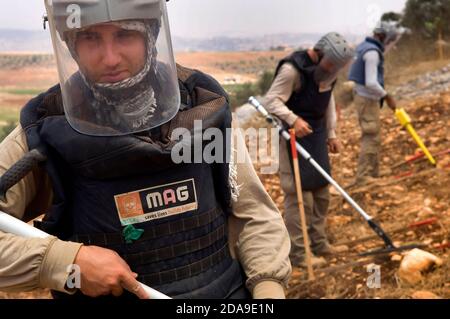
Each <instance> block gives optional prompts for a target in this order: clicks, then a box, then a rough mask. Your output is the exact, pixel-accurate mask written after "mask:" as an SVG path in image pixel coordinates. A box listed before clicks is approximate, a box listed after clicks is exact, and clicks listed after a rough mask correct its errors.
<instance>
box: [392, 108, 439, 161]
mask: <svg viewBox="0 0 450 319" xmlns="http://www.w3.org/2000/svg"><path fill="white" fill-rule="evenodd" d="M395 116H397V119H398V121H399V122H400V124H401V125H402V126H403V127H405V128H406V129H407V130H408V132H409V134H411V136H412V137H413V139H414V141H416V143H417V145H419V147H420V148H421V149H422V151H423V153H424V154H425V156H426V157H427V158H428V160H429V161H430V162H431V164H433V165H436V160H435V159H434V158H433V156H432V155H431V153H430V152H429V151H428V149H427V147H426V146H425V144H424V143H423V141H422V139H421V138H420V136H419V135H418V134H417V132H416V131H415V130H414V128H413V126H412V124H411V118H410V117H409V115H408V113H406V111H405V109H403V108H402V109H397V110H396V111H395Z"/></svg>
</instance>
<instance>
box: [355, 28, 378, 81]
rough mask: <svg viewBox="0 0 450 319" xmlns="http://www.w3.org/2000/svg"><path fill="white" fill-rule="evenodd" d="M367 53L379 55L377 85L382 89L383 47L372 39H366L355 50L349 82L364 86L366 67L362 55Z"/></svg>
mask: <svg viewBox="0 0 450 319" xmlns="http://www.w3.org/2000/svg"><path fill="white" fill-rule="evenodd" d="M369 51H377V52H378V54H379V55H380V63H379V65H378V83H380V85H381V86H382V87H383V88H384V46H383V44H382V43H381V42H380V41H378V40H376V39H374V38H370V37H368V38H366V40H365V41H364V42H363V43H361V44H360V45H358V47H357V48H356V54H357V59H356V61H355V63H353V65H352V67H351V68H350V73H349V80H350V81H354V82H356V83H358V84H360V85H366V65H365V62H364V55H365V54H366V53H367V52H369Z"/></svg>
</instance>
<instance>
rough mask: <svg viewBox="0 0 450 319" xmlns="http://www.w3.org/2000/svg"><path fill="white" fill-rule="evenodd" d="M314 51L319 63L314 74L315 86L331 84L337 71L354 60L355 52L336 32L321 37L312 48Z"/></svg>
mask: <svg viewBox="0 0 450 319" xmlns="http://www.w3.org/2000/svg"><path fill="white" fill-rule="evenodd" d="M314 50H315V51H317V52H318V53H319V56H320V63H319V66H318V68H317V69H316V72H315V80H316V83H317V84H320V83H321V84H324V83H325V84H326V85H329V84H331V83H333V82H334V81H335V80H336V78H337V75H338V73H339V70H341V69H343V68H345V67H346V66H347V65H349V64H350V63H351V62H352V61H353V59H354V58H355V50H354V49H353V48H352V47H351V46H350V44H349V43H348V41H347V40H346V39H345V38H344V37H343V36H342V35H340V34H339V33H336V32H330V33H328V34H326V35H325V36H323V37H322V38H321V39H320V40H319V41H318V42H317V43H316V45H315V46H314ZM326 85H325V86H326Z"/></svg>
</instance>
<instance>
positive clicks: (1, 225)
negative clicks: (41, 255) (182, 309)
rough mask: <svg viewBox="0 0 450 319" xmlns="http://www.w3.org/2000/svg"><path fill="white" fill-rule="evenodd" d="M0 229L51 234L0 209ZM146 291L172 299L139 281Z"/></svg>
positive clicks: (34, 235) (33, 235)
mask: <svg viewBox="0 0 450 319" xmlns="http://www.w3.org/2000/svg"><path fill="white" fill-rule="evenodd" d="M0 231H2V232H4V233H9V234H13V235H16V236H21V237H26V238H45V237H48V236H50V235H49V234H47V233H45V232H43V231H41V230H39V229H37V228H35V227H33V226H31V225H28V224H27V223H25V222H23V221H21V220H19V219H17V218H14V217H12V216H10V215H8V214H6V213H3V212H2V211H0ZM139 284H140V285H141V286H142V288H143V289H144V290H145V292H146V293H147V294H148V295H149V296H150V299H172V298H170V297H168V296H166V295H164V294H163V293H161V292H159V291H157V290H155V289H153V288H150V287H149V286H147V285H145V284H143V283H139Z"/></svg>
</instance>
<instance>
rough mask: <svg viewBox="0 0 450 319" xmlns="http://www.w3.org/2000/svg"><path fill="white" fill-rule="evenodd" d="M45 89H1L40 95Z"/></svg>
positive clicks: (13, 92) (6, 91)
mask: <svg viewBox="0 0 450 319" xmlns="http://www.w3.org/2000/svg"><path fill="white" fill-rule="evenodd" d="M43 91H44V90H42V89H0V92H4V93H8V94H14V95H38V94H40V93H42V92H43Z"/></svg>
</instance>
